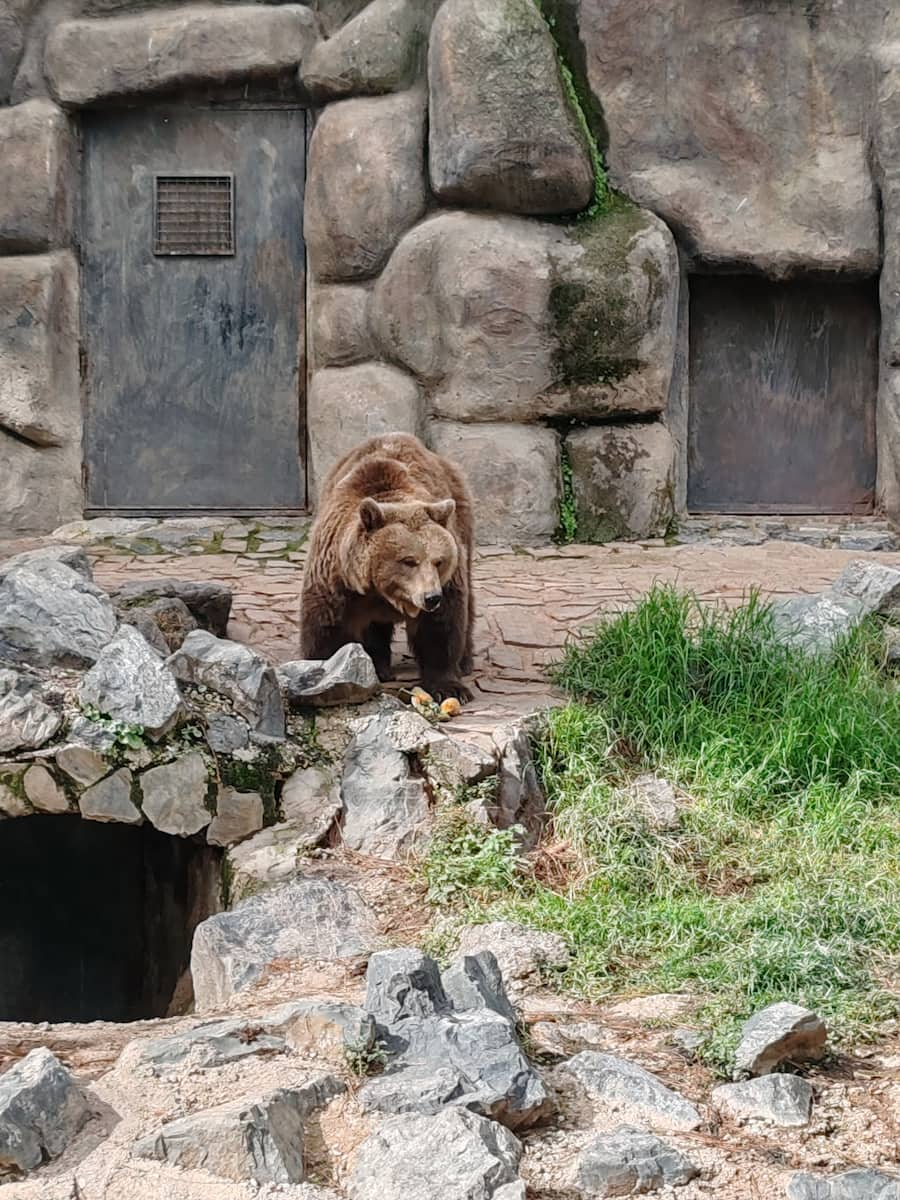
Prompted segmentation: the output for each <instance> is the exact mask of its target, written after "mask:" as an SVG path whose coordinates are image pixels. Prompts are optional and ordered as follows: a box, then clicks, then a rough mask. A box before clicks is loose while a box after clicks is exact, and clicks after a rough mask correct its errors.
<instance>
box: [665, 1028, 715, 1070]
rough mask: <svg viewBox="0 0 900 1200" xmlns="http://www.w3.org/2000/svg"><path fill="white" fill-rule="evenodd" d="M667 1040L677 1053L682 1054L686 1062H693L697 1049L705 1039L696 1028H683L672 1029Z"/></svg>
mask: <svg viewBox="0 0 900 1200" xmlns="http://www.w3.org/2000/svg"><path fill="white" fill-rule="evenodd" d="M669 1040H670V1042H671V1043H672V1045H673V1046H674V1047H675V1049H676V1050H677V1051H678V1052H679V1054H682V1055H683V1056H684V1057H685V1058H686V1059H687V1061H688V1062H694V1061H696V1058H697V1051H698V1050H699V1049H700V1047H701V1046H702V1045H703V1043H704V1042H705V1041H706V1038H705V1037H704V1035H703V1034H702V1033H701V1032H700V1031H699V1030H698V1029H686V1028H683V1029H674V1030H673V1031H672V1036H671V1038H670V1039H669Z"/></svg>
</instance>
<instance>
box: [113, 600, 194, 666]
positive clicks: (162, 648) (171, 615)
mask: <svg viewBox="0 0 900 1200" xmlns="http://www.w3.org/2000/svg"><path fill="white" fill-rule="evenodd" d="M119 616H120V617H121V619H122V621H124V622H125V623H126V624H129V625H134V627H135V628H136V629H137V630H138V631H139V632H140V633H142V634H143V635H144V637H145V638H146V639H147V641H148V642H150V644H151V646H153V648H154V650H158V651H159V652H160V653H161V654H163V655H166V654H170V653H171V652H172V651H173V650H179V649H180V648H181V645H182V643H183V642H184V639H185V638H186V637H187V635H188V634H189V633H191V632H192V631H193V630H194V629H196V628H197V622H196V621H195V620H194V618H193V616H192V615H191V611H190V609H189V608H188V606H187V605H186V604H185V603H184V601H183V600H179V599H178V597H177V596H168V597H163V598H161V599H159V600H154V601H153V602H152V603H150V604H148V605H147V606H146V607H144V608H131V609H125V610H124V611H123V610H122V609H119ZM151 628H152V629H153V630H154V631H155V633H154V634H153V635H152V636H148V630H149V629H151Z"/></svg>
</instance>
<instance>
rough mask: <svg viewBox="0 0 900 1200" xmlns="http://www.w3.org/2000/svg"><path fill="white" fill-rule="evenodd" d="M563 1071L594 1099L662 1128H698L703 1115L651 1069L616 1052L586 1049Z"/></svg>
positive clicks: (565, 1066)
mask: <svg viewBox="0 0 900 1200" xmlns="http://www.w3.org/2000/svg"><path fill="white" fill-rule="evenodd" d="M560 1070H563V1071H565V1072H566V1073H568V1074H570V1075H573V1076H574V1077H575V1078H576V1079H577V1080H578V1082H579V1083H580V1084H581V1086H582V1087H583V1088H584V1090H585V1092H586V1093H587V1095H588V1096H589V1097H590V1098H591V1099H592V1100H600V1101H602V1102H603V1103H604V1104H608V1105H610V1106H611V1107H613V1108H623V1109H625V1110H626V1111H629V1112H633V1113H635V1115H638V1116H640V1117H641V1119H642V1121H646V1122H647V1123H648V1124H649V1125H650V1126H651V1128H655V1129H663V1130H679V1129H680V1130H690V1129H699V1128H700V1125H701V1124H702V1118H701V1116H700V1113H699V1112H698V1111H697V1109H696V1108H695V1107H694V1106H693V1104H691V1103H690V1101H689V1100H686V1099H685V1098H684V1096H682V1095H680V1094H679V1093H678V1092H675V1091H673V1090H672V1089H671V1088H669V1087H666V1085H665V1084H664V1083H663V1082H662V1080H661V1079H658V1078H657V1077H656V1076H655V1075H653V1074H651V1072H650V1071H645V1070H644V1068H643V1067H640V1066H638V1065H637V1063H633V1062H629V1061H628V1060H627V1059H624V1058H618V1057H617V1056H616V1055H614V1054H599V1053H597V1052H596V1051H592V1050H584V1051H582V1053H581V1054H576V1055H575V1057H574V1058H570V1059H569V1061H568V1062H566V1063H564V1064H563V1066H562V1067H561V1068H560Z"/></svg>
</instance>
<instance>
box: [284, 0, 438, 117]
mask: <svg viewBox="0 0 900 1200" xmlns="http://www.w3.org/2000/svg"><path fill="white" fill-rule="evenodd" d="M436 7H437V0H372V2H371V4H369V5H368V6H367V7H366V8H364V9H363V11H362V12H361V13H360V14H359V15H358V16H356V17H354V18H353V20H352V21H349V22H348V23H347V24H346V25H345V26H344V27H343V29H341V30H339V31H338V32H337V33H335V34H334V36H333V37H330V38H327V39H326V40H323V41H321V42H319V43H318V44H317V45H316V46H314V47H313V49H312V50H311V51H310V53H309V54H308V55H307V57H306V58H305V60H304V61H303V62H302V63H301V65H300V80H301V82H302V83H303V86H304V87H305V88H306V90H307V91H308V92H309V93H310V95H311V96H313V97H314V98H315V99H317V100H326V101H327V100H339V99H341V98H343V97H345V96H367V95H378V94H379V93H382V92H394V91H398V90H399V89H401V88H403V87H407V86H408V85H409V84H410V83H412V82H413V80H414V79H415V77H416V75H417V74H418V73H419V70H420V68H421V67H422V65H423V61H424V50H425V45H426V36H427V32H428V27H429V25H430V23H431V18H432V15H433V13H434V9H435V8H436Z"/></svg>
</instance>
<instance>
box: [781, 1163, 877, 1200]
mask: <svg viewBox="0 0 900 1200" xmlns="http://www.w3.org/2000/svg"><path fill="white" fill-rule="evenodd" d="M787 1194H788V1200H900V1179H898V1177H897V1176H896V1175H887V1174H885V1172H884V1171H872V1170H866V1169H861V1170H856V1171H844V1172H842V1173H841V1174H840V1175H832V1176H830V1177H828V1178H826V1177H823V1176H821V1175H807V1174H804V1173H801V1172H798V1173H797V1174H796V1175H794V1176H793V1178H792V1179H791V1182H790V1183H789V1184H788V1190H787Z"/></svg>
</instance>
